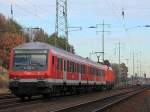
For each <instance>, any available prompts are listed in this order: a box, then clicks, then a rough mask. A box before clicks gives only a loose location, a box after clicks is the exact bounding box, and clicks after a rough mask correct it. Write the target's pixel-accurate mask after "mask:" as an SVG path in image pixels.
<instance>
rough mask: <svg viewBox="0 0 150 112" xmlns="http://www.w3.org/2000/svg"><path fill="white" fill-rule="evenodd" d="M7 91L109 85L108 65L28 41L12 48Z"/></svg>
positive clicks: (26, 94) (51, 90)
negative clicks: (8, 89) (8, 88)
mask: <svg viewBox="0 0 150 112" xmlns="http://www.w3.org/2000/svg"><path fill="white" fill-rule="evenodd" d="M9 76H10V84H9V86H10V90H11V92H12V93H13V94H15V95H16V96H18V97H20V98H22V99H23V98H24V97H29V98H30V97H31V96H33V95H43V96H47V95H51V94H57V93H60V92H61V93H62V92H66V91H67V92H68V91H69V92H78V91H81V90H82V91H83V90H91V89H100V88H102V87H107V88H111V87H112V86H113V82H114V75H113V71H112V69H111V68H110V67H108V66H106V65H102V64H98V63H95V62H93V61H91V60H89V59H86V58H83V57H81V56H77V55H74V54H72V53H69V52H66V51H64V50H61V49H59V48H56V47H54V46H51V45H49V44H45V43H40V42H30V43H25V44H22V45H20V46H18V47H16V48H14V49H13V50H12V51H11V56H10V68H9Z"/></svg>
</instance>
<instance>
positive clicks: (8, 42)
mask: <svg viewBox="0 0 150 112" xmlns="http://www.w3.org/2000/svg"><path fill="white" fill-rule="evenodd" d="M2 37H3V38H0V43H1V44H0V59H2V61H3V62H2V64H3V65H4V66H5V67H7V66H8V64H9V54H10V51H11V49H12V48H14V47H16V46H18V45H20V44H22V43H24V42H25V38H24V37H22V36H21V35H19V34H17V33H9V32H7V33H4V34H3V35H2Z"/></svg>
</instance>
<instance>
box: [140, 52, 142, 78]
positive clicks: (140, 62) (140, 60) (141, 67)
mask: <svg viewBox="0 0 150 112" xmlns="http://www.w3.org/2000/svg"><path fill="white" fill-rule="evenodd" d="M141 55H142V52H141V51H140V78H141V76H142V64H141V63H142V62H141V57H142V56H141Z"/></svg>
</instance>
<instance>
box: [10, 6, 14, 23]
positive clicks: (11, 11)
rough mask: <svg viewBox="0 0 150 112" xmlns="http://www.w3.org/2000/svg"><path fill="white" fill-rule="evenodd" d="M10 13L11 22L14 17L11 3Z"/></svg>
mask: <svg viewBox="0 0 150 112" xmlns="http://www.w3.org/2000/svg"><path fill="white" fill-rule="evenodd" d="M10 13H11V19H12V20H13V18H14V17H13V16H14V15H13V6H12V3H11V6H10Z"/></svg>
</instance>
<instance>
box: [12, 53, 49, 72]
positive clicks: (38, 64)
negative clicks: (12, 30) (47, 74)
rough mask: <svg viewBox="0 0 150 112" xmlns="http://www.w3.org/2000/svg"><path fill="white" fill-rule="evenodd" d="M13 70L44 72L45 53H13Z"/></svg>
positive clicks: (45, 65) (45, 63) (45, 67)
mask: <svg viewBox="0 0 150 112" xmlns="http://www.w3.org/2000/svg"><path fill="white" fill-rule="evenodd" d="M13 69H14V70H46V69H47V53H37V52H36V53H31V52H30V53H26V52H25V53H15V54H14V63H13Z"/></svg>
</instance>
